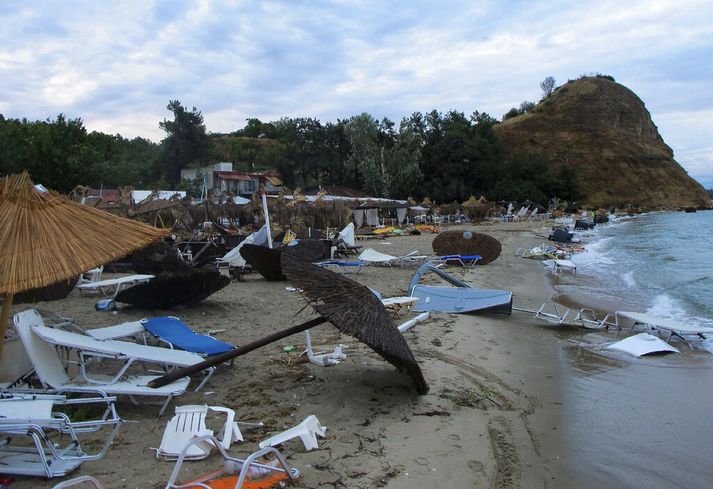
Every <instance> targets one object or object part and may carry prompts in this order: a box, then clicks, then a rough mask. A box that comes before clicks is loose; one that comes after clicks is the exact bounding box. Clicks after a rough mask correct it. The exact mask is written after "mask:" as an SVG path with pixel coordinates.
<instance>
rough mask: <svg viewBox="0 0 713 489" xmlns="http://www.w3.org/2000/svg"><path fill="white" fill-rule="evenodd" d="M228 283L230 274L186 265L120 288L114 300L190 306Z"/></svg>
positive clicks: (144, 305) (151, 305)
mask: <svg viewBox="0 0 713 489" xmlns="http://www.w3.org/2000/svg"><path fill="white" fill-rule="evenodd" d="M228 285H230V278H229V277H226V276H225V275H223V274H221V273H220V272H219V271H218V270H216V269H213V268H189V269H187V270H184V271H177V272H162V273H159V274H158V275H156V277H155V278H154V279H153V280H151V281H149V282H144V283H142V284H138V285H134V286H133V287H129V288H128V289H124V290H122V291H121V292H119V293H118V294H117V295H116V301H117V302H123V303H125V304H131V305H133V306H136V307H141V308H145V309H168V308H170V307H173V306H179V305H186V306H190V305H193V304H196V303H197V302H200V301H202V300H203V299H205V298H206V297H208V296H210V295H211V294H213V293H215V292H217V291H219V290H220V289H223V288H225V287H227V286H228Z"/></svg>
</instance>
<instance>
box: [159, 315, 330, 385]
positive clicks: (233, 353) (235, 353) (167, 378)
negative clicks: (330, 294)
mask: <svg viewBox="0 0 713 489" xmlns="http://www.w3.org/2000/svg"><path fill="white" fill-rule="evenodd" d="M326 322H327V320H326V319H325V318H323V317H318V318H315V319H310V320H309V321H307V322H306V323H302V324H298V325H296V326H292V327H291V328H287V329H283V330H282V331H278V332H277V333H273V334H271V335H268V336H263V337H262V338H260V339H258V340H255V341H253V342H252V343H248V344H247V345H243V346H241V347H238V348H235V349H233V350H229V351H226V352H225V353H221V354H220V355H215V356H212V357H209V358H207V359H206V360H204V361H202V362H200V363H196V364H195V365H190V366H188V367H183V368H180V369H177V370H173V371H172V372H169V373H167V374H166V375H164V376H163V377H159V378H157V379H154V380H152V381H151V382H149V383H148V386H149V387H153V388H157V387H163V386H164V385H168V384H170V383H171V382H173V381H175V380H178V379H180V378H183V377H187V376H189V375H192V374H195V373H197V372H200V371H201V370H205V369H207V368H210V367H214V366H215V365H218V364H219V363H223V362H227V361H228V360H232V359H233V358H235V357H239V356H240V355H245V354H246V353H249V352H251V351H253V350H257V349H258V348H261V347H263V346H265V345H269V344H270V343H274V342H275V341H277V340H281V339H282V338H286V337H288V336H291V335H293V334H295V333H299V332H301V331H306V330H308V329H310V328H312V327H314V326H317V325H318V324H322V323H326Z"/></svg>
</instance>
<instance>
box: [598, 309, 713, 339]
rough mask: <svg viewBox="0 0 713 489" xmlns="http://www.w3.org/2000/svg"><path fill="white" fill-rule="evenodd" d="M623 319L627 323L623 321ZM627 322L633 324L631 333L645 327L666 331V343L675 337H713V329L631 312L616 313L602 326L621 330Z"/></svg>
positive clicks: (606, 319) (603, 322) (605, 319)
mask: <svg viewBox="0 0 713 489" xmlns="http://www.w3.org/2000/svg"><path fill="white" fill-rule="evenodd" d="M622 319H623V320H625V321H622ZM627 322H630V323H631V325H630V327H629V330H630V331H631V330H633V329H634V328H635V327H637V326H645V327H648V328H650V329H653V330H660V331H666V332H667V333H668V339H667V340H666V341H670V340H671V337H673V336H678V337H679V338H681V339H682V340H684V341H686V340H688V339H689V338H687V337H690V336H697V337H699V338H703V339H705V338H706V335H713V328H707V327H704V326H696V325H693V324H684V323H682V322H679V321H676V320H673V319H668V318H662V317H659V316H653V315H651V314H644V313H640V312H631V311H616V312H615V313H614V314H613V315H612V314H609V315H607V316H606V317H605V318H604V319H603V320H602V323H601V324H602V326H604V327H607V328H608V327H610V326H615V327H618V328H621V327H622V326H623V325H624V324H625V323H627Z"/></svg>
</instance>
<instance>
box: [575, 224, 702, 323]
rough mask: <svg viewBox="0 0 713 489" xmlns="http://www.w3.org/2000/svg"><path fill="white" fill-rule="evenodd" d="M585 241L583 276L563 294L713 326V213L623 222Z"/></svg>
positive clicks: (586, 235) (580, 270)
mask: <svg viewBox="0 0 713 489" xmlns="http://www.w3.org/2000/svg"><path fill="white" fill-rule="evenodd" d="M582 241H583V245H584V248H585V251H584V252H582V253H577V254H576V255H574V256H573V257H572V261H574V262H575V263H576V264H577V275H576V276H575V277H571V278H565V281H566V282H565V283H564V285H563V287H562V290H563V291H565V292H566V291H568V290H569V291H577V292H579V293H584V294H586V295H590V296H593V297H597V298H598V299H599V300H601V301H602V302H604V303H610V304H616V305H617V309H618V310H630V311H638V312H646V313H648V314H653V315H656V316H662V317H667V318H671V319H676V320H680V321H686V322H688V323H689V324H697V325H700V326H713V211H700V212H695V213H684V212H668V213H651V214H642V215H638V216H634V217H623V218H617V219H615V220H614V221H613V222H610V223H609V224H606V225H599V226H597V227H596V228H595V229H594V230H592V231H589V232H584V233H582ZM612 312H613V311H612Z"/></svg>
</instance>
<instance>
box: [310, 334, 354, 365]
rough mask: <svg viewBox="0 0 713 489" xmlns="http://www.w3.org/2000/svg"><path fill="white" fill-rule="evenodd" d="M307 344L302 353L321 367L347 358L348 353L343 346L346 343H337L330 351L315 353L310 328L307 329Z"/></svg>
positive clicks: (335, 363)
mask: <svg viewBox="0 0 713 489" xmlns="http://www.w3.org/2000/svg"><path fill="white" fill-rule="evenodd" d="M305 344H306V348H307V349H306V350H305V351H304V352H302V353H301V355H307V359H308V360H309V362H310V363H313V364H315V365H319V366H320V367H332V366H334V365H337V364H338V363H339V362H341V361H342V360H346V359H347V355H346V354H345V353H343V352H342V347H343V346H345V345H337V346H335V347H334V351H332V352H329V353H315V352H314V350H313V349H312V336H311V335H310V333H309V330H307V331H305Z"/></svg>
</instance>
